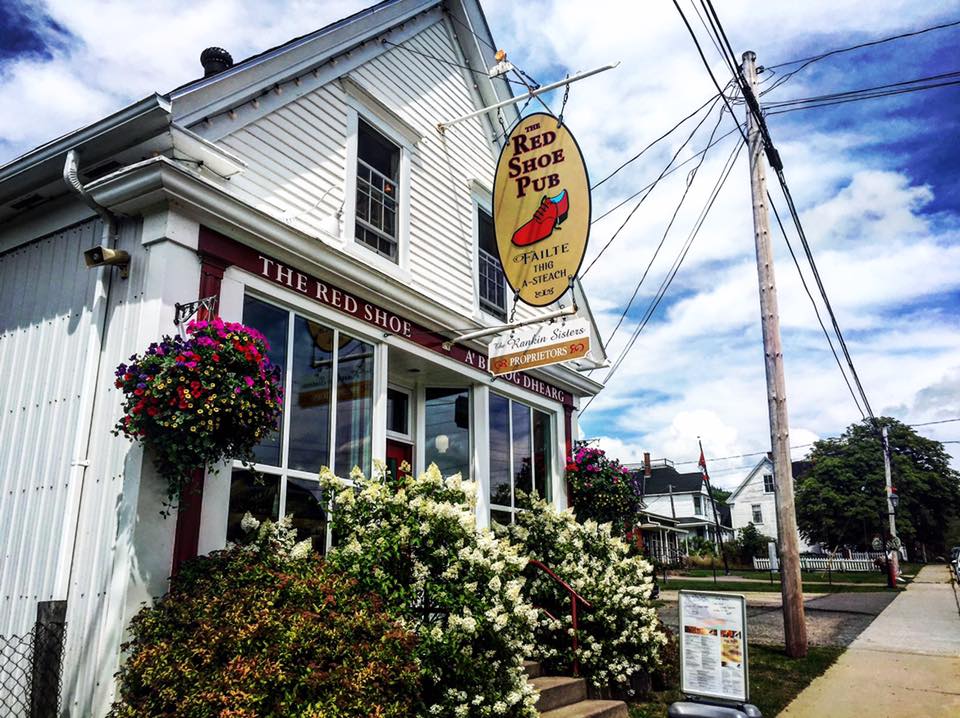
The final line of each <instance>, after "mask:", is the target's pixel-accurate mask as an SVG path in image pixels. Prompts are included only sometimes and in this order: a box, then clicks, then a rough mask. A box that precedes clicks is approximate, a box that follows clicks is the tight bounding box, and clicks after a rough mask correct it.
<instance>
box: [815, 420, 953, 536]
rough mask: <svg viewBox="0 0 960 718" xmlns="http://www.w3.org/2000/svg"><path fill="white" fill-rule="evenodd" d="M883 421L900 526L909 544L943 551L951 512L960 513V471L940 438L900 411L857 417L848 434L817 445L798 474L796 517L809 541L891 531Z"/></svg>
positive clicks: (880, 534) (883, 533) (872, 534)
mask: <svg viewBox="0 0 960 718" xmlns="http://www.w3.org/2000/svg"><path fill="white" fill-rule="evenodd" d="M880 426H886V427H887V430H888V432H889V438H890V453H891V468H892V475H893V486H894V488H895V490H896V492H897V495H898V496H899V497H900V504H899V507H898V508H897V533H898V534H899V536H900V538H901V539H902V540H903V542H904V544H906V545H907V546H910V547H915V546H917V545H918V544H925V545H926V546H927V547H929V548H931V549H932V550H934V551H942V550H943V548H944V544H945V541H946V529H947V526H948V524H949V523H950V520H951V519H952V518H954V517H956V516H958V515H960V473H958V472H956V471H954V470H953V469H951V468H950V456H949V454H947V452H946V451H945V450H944V448H943V445H942V444H941V443H940V442H938V441H933V440H932V439H927V438H925V437H922V436H920V435H919V434H917V432H915V431H914V430H913V429H911V428H910V427H909V426H907V425H906V424H902V423H901V422H899V421H897V420H896V419H892V418H889V417H880V418H878V419H877V424H876V425H874V424H873V422H872V421H871V420H869V419H866V420H864V421H862V422H860V423H856V424H851V425H850V426H849V427H848V428H847V430H846V431H845V432H844V433H843V435H842V436H840V437H839V438H836V439H823V440H821V441H818V442H816V443H815V444H814V445H813V449H812V450H811V452H810V454H809V455H808V457H807V459H808V460H809V461H810V462H811V468H810V471H809V473H808V474H806V475H804V476H803V477H802V478H800V479H799V480H798V481H797V486H796V505H797V523H798V525H799V528H800V532H801V533H802V534H803V535H804V536H805V537H806V538H807V539H808V540H810V541H815V542H822V543H824V544H826V545H827V546H828V547H831V548H833V547H835V546H841V545H857V546H861V547H865V546H868V545H869V544H870V542H871V539H872V538H873V537H874V536H878V535H879V536H885V535H886V533H887V527H888V521H887V500H886V488H885V480H884V469H883V447H882V440H881V437H880V428H879V427H880Z"/></svg>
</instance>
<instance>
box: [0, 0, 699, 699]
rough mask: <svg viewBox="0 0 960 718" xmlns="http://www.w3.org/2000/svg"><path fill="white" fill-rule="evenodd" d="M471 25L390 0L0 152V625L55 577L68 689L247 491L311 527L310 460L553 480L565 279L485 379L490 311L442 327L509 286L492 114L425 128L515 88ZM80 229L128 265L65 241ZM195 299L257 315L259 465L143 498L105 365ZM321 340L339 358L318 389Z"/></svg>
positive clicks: (493, 313)
mask: <svg viewBox="0 0 960 718" xmlns="http://www.w3.org/2000/svg"><path fill="white" fill-rule="evenodd" d="M494 47H495V44H494V41H493V39H492V38H491V37H490V32H489V29H488V26H487V23H486V20H485V19H484V16H483V13H482V10H481V8H480V5H479V3H478V2H477V1H476V0H388V1H387V2H381V3H380V4H378V5H375V6H374V7H371V8H369V9H368V10H365V11H363V12H360V13H357V14H355V15H352V16H350V17H347V18H345V19H343V20H340V21H338V22H336V23H334V24H332V25H330V26H328V27H325V28H322V29H320V30H316V31H314V32H310V33H309V34H306V35H303V36H302V37H299V38H296V39H295V40H292V41H290V42H289V43H287V44H284V45H281V46H279V47H276V48H273V49H270V50H266V51H265V52H263V53H261V54H259V55H256V56H254V57H251V58H249V59H247V60H244V61H242V62H237V63H235V64H234V63H233V62H232V60H231V59H230V58H229V56H228V54H227V53H225V52H223V51H219V50H215V49H214V50H211V51H208V52H205V53H204V64H205V68H204V70H205V72H204V76H202V77H199V78H197V79H193V80H191V79H190V78H184V80H185V81H187V80H189V81H187V82H185V84H183V85H182V86H180V87H178V88H176V89H173V90H170V91H169V92H167V93H166V94H162V95H161V94H155V95H151V96H149V97H146V98H144V99H143V100H141V101H139V102H136V103H134V104H132V105H130V106H129V107H125V108H123V109H122V110H120V111H118V112H116V113H114V114H113V115H110V116H109V117H105V118H103V119H101V120H99V121H97V122H95V123H93V124H91V125H89V126H87V127H83V128H81V129H79V130H77V131H75V132H71V133H70V134H67V135H65V136H63V137H60V138H58V139H55V140H51V141H50V142H49V143H47V144H45V145H43V146H40V147H38V148H36V149H35V150H32V151H30V152H28V153H27V154H25V155H23V156H22V157H19V158H17V159H15V160H13V161H12V162H9V163H7V164H6V165H4V166H2V167H0V307H2V309H0V491H2V497H3V498H2V502H0V561H2V563H0V602H2V603H0V636H12V635H23V634H25V633H27V632H28V631H29V630H30V629H31V626H32V625H33V622H34V620H35V618H36V615H37V611H38V605H41V606H43V605H47V604H48V602H51V601H56V602H66V608H65V611H66V613H65V617H66V625H67V631H66V644H65V650H64V654H63V681H62V705H63V709H62V710H63V711H64V712H65V713H68V714H70V715H74V716H99V715H103V714H104V713H105V712H106V711H107V709H108V708H109V705H110V703H111V701H112V698H113V691H114V685H113V675H114V673H115V671H116V670H117V667H118V665H119V661H120V657H121V655H120V654H121V652H120V644H121V642H122V640H123V638H124V627H125V625H126V624H127V623H128V621H129V619H130V617H131V616H132V615H133V614H134V613H135V612H136V611H137V609H138V607H139V606H140V605H141V603H142V602H143V601H148V600H150V599H151V597H154V596H157V595H160V594H162V593H163V592H164V591H165V589H166V586H167V581H168V577H169V576H170V575H171V572H173V571H175V570H176V566H177V565H178V563H179V562H180V561H182V560H184V559H186V558H189V557H191V556H194V555H196V554H197V553H204V552H209V551H211V550H214V549H217V548H220V547H223V546H224V545H225V542H226V541H227V540H228V539H229V538H230V537H231V536H232V535H234V534H235V532H236V531H237V530H238V524H239V519H240V518H241V517H242V516H243V514H244V512H246V511H252V512H253V513H255V514H257V515H261V516H273V517H277V516H282V515H283V514H285V513H291V512H292V513H294V514H295V516H296V524H297V528H298V530H299V531H300V532H301V535H303V536H312V537H314V539H315V541H316V542H317V543H318V544H323V542H324V541H325V533H326V529H325V521H324V515H323V508H322V506H321V505H320V503H319V500H318V496H319V493H318V487H317V482H316V476H317V471H318V469H319V467H320V466H321V465H330V466H332V468H333V470H334V471H335V472H337V473H338V474H341V475H342V474H346V473H347V472H348V471H349V470H350V468H351V467H352V466H354V465H359V466H361V467H362V468H364V469H365V470H367V471H369V470H370V467H371V465H372V462H373V460H374V459H380V460H385V461H387V462H388V463H390V464H398V463H400V462H402V461H404V460H406V461H409V462H410V463H411V464H412V465H413V467H414V469H415V470H418V471H419V470H422V469H423V468H424V467H426V466H427V465H429V464H430V463H431V462H436V463H437V464H438V465H439V466H440V467H441V469H442V470H443V471H444V472H445V473H446V474H452V473H454V472H457V471H460V472H462V473H463V474H464V475H466V476H470V477H472V478H473V479H475V480H477V481H478V482H479V484H480V487H481V490H480V497H479V506H478V509H477V511H478V519H479V522H480V524H481V525H486V524H487V523H489V522H490V521H492V520H495V521H510V520H511V516H512V513H513V512H514V510H515V509H514V497H515V495H516V492H517V491H518V490H521V489H526V490H529V489H531V488H536V489H537V490H539V491H540V492H541V493H542V494H545V495H546V496H548V497H550V498H551V499H552V500H553V501H554V502H555V503H556V504H557V505H558V506H565V505H566V493H565V488H564V482H563V471H564V466H565V457H566V456H568V455H569V453H570V447H571V444H572V442H573V441H574V440H575V438H576V437H577V409H578V406H580V402H581V400H582V399H583V398H584V397H590V396H593V395H594V394H596V393H597V392H598V391H599V389H600V385H599V384H598V383H597V382H596V381H594V380H592V379H590V378H589V377H588V376H587V375H586V374H584V373H581V371H580V370H582V369H587V368H590V367H593V366H596V365H597V364H598V363H601V362H603V361H604V359H605V358H604V356H603V349H602V346H601V343H600V339H599V337H598V336H597V335H596V330H595V327H593V324H592V318H591V317H590V314H589V308H588V306H587V302H586V299H585V298H584V297H583V295H582V291H581V290H580V288H579V285H578V284H575V285H574V286H573V288H572V289H571V290H570V292H569V293H568V294H567V295H565V296H564V297H563V298H561V300H560V301H561V303H565V304H566V306H571V305H572V304H573V302H574V301H576V304H577V306H578V308H579V315H580V317H581V318H583V319H585V320H587V321H588V322H589V323H590V326H591V327H592V332H593V336H591V345H592V346H593V351H592V355H591V356H588V357H584V358H582V359H580V360H578V361H577V362H568V363H566V364H560V365H552V366H548V367H542V368H538V369H531V370H529V371H527V372H523V373H520V372H518V373H515V374H513V375H509V376H507V377H504V378H498V379H496V380H493V379H492V377H491V375H490V373H489V372H488V371H487V370H486V344H487V342H489V340H490V338H489V337H486V338H482V339H479V340H475V341H468V342H466V343H455V344H454V345H453V346H452V347H451V348H449V349H445V348H444V346H443V343H444V341H446V340H448V339H450V338H453V337H455V336H457V335H458V333H463V332H469V331H471V330H479V329H482V328H485V327H491V326H497V325H499V324H502V323H503V322H504V320H505V319H507V318H508V316H509V314H510V313H511V309H512V296H511V294H510V293H509V292H508V290H507V288H506V286H505V283H504V279H503V276H502V274H501V271H500V266H499V261H498V259H497V257H496V249H495V243H494V240H493V238H492V234H491V232H492V229H491V219H490V212H491V208H490V201H491V200H490V198H491V189H492V184H493V177H494V170H495V167H496V162H497V158H498V155H499V151H500V142H501V136H502V128H501V124H500V119H501V118H500V117H498V113H497V112H496V111H489V112H482V113H480V114H479V115H477V116H476V117H474V118H472V119H469V120H466V121H463V122H460V123H458V124H456V125H454V126H452V127H450V128H449V129H447V130H446V132H445V133H440V132H438V130H437V124H438V123H440V122H442V121H445V120H450V119H453V118H455V117H458V116H461V115H464V114H468V113H470V112H473V111H475V110H479V109H482V108H484V107H487V106H490V105H492V104H494V103H496V102H498V101H500V100H503V99H505V98H507V97H509V96H510V92H511V90H510V87H509V85H508V84H507V82H506V81H505V80H504V79H503V78H491V77H489V76H488V74H487V72H486V69H487V68H490V67H492V66H494V65H495V64H496V60H495V59H494V50H493V48H494ZM202 49H203V48H197V52H198V54H199V53H200V51H201V50H202ZM162 61H163V58H158V62H162ZM468 68H472V69H468ZM197 69H198V75H199V74H201V67H200V66H199V65H198V67H197ZM502 113H503V116H502V119H503V121H504V123H505V125H506V126H507V127H509V126H510V125H512V123H513V122H514V121H515V120H516V119H517V110H516V107H515V106H514V105H510V106H507V107H504V108H503V110H502ZM98 245H106V246H107V247H108V248H110V249H115V250H122V251H124V252H127V253H128V254H129V265H128V268H127V269H128V272H122V271H121V269H120V268H118V267H111V266H95V267H91V268H88V267H87V266H85V262H84V252H85V251H87V250H90V249H92V248H95V247H97V246H98ZM209 297H213V298H215V299H216V301H217V307H218V311H219V314H220V316H222V317H223V318H224V319H226V320H231V321H243V322H245V323H248V324H251V325H253V326H255V327H257V328H258V329H259V330H261V331H262V332H263V333H264V334H266V335H267V337H268V338H269V339H270V340H271V343H272V345H273V348H274V349H273V357H272V358H273V359H274V361H275V362H276V363H278V364H280V365H281V366H282V367H283V370H284V374H285V376H286V377H287V381H288V387H289V389H288V392H287V398H286V406H285V407H284V416H285V418H284V427H283V431H282V432H281V434H280V436H279V438H277V439H276V440H274V441H271V442H269V443H268V445H267V444H264V445H262V446H261V447H260V450H259V451H258V461H259V466H258V468H259V469H260V470H261V471H262V472H263V473H264V474H265V475H266V477H267V479H268V480H267V481H266V483H265V484H264V485H254V484H253V483H252V482H251V477H250V475H249V474H248V473H247V472H246V471H243V470H242V469H241V467H239V465H237V466H234V467H231V466H227V467H225V469H224V470H222V471H221V472H220V473H219V475H216V476H214V475H209V476H206V477H203V476H201V477H200V478H199V480H198V486H197V488H198V489H202V494H201V495H199V496H197V497H196V498H192V499H191V500H190V501H188V502H187V503H186V505H185V506H184V507H183V508H182V509H181V510H180V512H179V514H178V515H175V516H172V517H170V518H166V519H165V518H162V517H161V515H160V511H161V508H162V502H163V497H164V490H165V484H164V482H162V481H161V480H160V478H159V477H157V476H156V474H155V472H154V469H153V466H152V465H151V463H150V461H149V458H145V457H144V454H143V451H142V449H141V448H140V447H139V446H138V445H133V444H131V443H130V442H128V441H127V440H125V439H124V438H117V437H114V436H113V435H112V434H111V428H112V427H113V425H114V424H115V422H116V421H117V419H118V417H119V416H120V413H121V411H120V404H121V397H120V395H119V392H118V391H117V390H116V389H115V388H114V386H113V373H114V370H115V368H116V366H117V365H118V364H120V363H121V362H123V361H126V360H127V358H128V357H129V356H130V355H132V354H134V353H136V352H140V351H142V350H143V349H145V348H146V347H147V345H148V344H149V343H150V342H152V341H155V340H157V339H159V338H160V337H161V336H162V335H164V334H173V333H174V332H175V331H176V328H175V326H174V323H173V321H174V316H175V308H176V305H178V304H186V303H189V302H194V301H196V300H198V299H201V298H209ZM556 308H557V305H556V304H554V305H552V306H549V307H544V308H543V309H533V308H531V307H527V306H523V305H521V306H518V307H517V309H516V319H529V318H532V317H534V316H536V312H541V313H543V312H548V311H555V310H556ZM317 354H323V355H324V357H326V358H327V359H329V360H330V361H329V362H327V364H328V365H329V364H330V363H331V362H332V363H333V365H334V366H337V367H339V371H335V372H334V376H333V377H332V378H331V377H330V376H327V377H326V379H324V381H327V385H326V388H322V387H321V388H318V382H319V381H320V380H321V379H320V378H318V370H317V369H316V367H317V366H318V365H320V364H323V362H322V361H315V359H316V356H315V355H317ZM334 417H337V418H336V420H335V419H334ZM704 518H706V517H704ZM61 605H62V604H61ZM2 690H4V689H3V688H2V687H0V691H2Z"/></svg>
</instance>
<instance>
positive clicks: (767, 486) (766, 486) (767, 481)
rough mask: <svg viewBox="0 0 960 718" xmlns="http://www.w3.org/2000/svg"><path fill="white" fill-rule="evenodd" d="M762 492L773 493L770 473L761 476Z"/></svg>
mask: <svg viewBox="0 0 960 718" xmlns="http://www.w3.org/2000/svg"><path fill="white" fill-rule="evenodd" d="M763 493H765V494H772V493H773V476H771V475H770V474H764V476H763Z"/></svg>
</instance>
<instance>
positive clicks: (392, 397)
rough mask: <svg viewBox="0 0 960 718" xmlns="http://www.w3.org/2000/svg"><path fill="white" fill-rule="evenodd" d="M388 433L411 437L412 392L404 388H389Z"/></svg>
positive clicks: (404, 437) (406, 437) (403, 437)
mask: <svg viewBox="0 0 960 718" xmlns="http://www.w3.org/2000/svg"><path fill="white" fill-rule="evenodd" d="M387 434H388V435H390V436H398V437H400V438H402V439H409V438H410V393H409V392H407V391H404V390H403V389H395V388H394V387H392V386H391V387H389V388H388V389H387Z"/></svg>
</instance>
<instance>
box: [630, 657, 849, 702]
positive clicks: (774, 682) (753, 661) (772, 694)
mask: <svg viewBox="0 0 960 718" xmlns="http://www.w3.org/2000/svg"><path fill="white" fill-rule="evenodd" d="M843 650H844V649H843V648H839V647H836V646H823V647H816V648H810V649H809V652H808V653H807V655H806V656H805V657H804V658H796V659H794V658H787V656H786V654H785V653H784V652H783V649H782V648H774V647H770V646H759V645H753V644H751V645H750V651H749V660H750V702H751V703H753V704H754V705H755V706H757V708H759V709H760V712H761V713H763V715H764V718H774V717H775V716H776V715H777V714H778V713H779V712H780V711H782V710H783V709H784V708H786V706H787V704H788V703H790V701H792V700H793V699H794V697H795V696H796V695H797V694H798V693H800V691H802V690H803V689H804V688H806V687H807V685H809V684H810V682H811V681H812V680H813V679H814V678H816V677H817V676H819V675H821V674H822V673H823V672H824V671H826V670H827V669H828V668H829V667H830V666H831V665H832V664H833V662H834V661H836V660H837V658H839V657H840V654H841V653H843ZM678 700H682V696H681V695H680V693H679V691H678V690H677V689H675V688H674V689H672V690H667V691H658V692H654V693H651V694H649V695H648V696H645V697H644V700H643V701H638V702H636V703H633V704H632V705H631V706H630V718H666V715H667V709H668V708H669V706H670V704H671V703H673V702H674V701H678Z"/></svg>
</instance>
